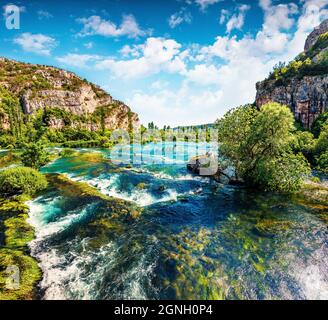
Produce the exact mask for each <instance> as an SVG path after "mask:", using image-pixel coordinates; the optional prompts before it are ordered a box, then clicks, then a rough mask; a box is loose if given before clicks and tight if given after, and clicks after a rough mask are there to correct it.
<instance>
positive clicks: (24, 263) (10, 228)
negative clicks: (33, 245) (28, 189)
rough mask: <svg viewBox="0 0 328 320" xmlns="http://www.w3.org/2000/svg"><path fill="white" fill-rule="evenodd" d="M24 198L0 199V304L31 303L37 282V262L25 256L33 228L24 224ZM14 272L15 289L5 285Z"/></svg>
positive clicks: (32, 236)
mask: <svg viewBox="0 0 328 320" xmlns="http://www.w3.org/2000/svg"><path fill="white" fill-rule="evenodd" d="M26 200H27V198H26V197H25V196H15V197H12V198H10V199H6V200H5V199H1V198H0V230H1V232H3V235H4V237H3V240H2V239H1V238H2V237H0V300H26V299H33V298H34V295H35V286H36V283H37V282H38V281H39V280H40V279H41V271H40V269H39V267H38V264H37V262H36V261H35V260H34V259H33V258H31V257H30V256H28V247H27V244H28V242H30V241H31V240H32V239H33V238H34V231H33V228H32V227H31V226H30V225H29V224H28V223H27V222H26V220H27V217H28V216H27V213H28V207H27V206H26V205H25V203H24V202H25V201H26ZM13 267H14V268H18V269H17V270H18V271H19V273H18V274H17V275H18V277H19V278H18V280H19V286H18V287H17V288H14V290H13V287H11V286H12V285H14V284H15V283H11V282H10V281H9V279H10V275H13V274H14V272H13V271H14V270H15V269H12V268H13Z"/></svg>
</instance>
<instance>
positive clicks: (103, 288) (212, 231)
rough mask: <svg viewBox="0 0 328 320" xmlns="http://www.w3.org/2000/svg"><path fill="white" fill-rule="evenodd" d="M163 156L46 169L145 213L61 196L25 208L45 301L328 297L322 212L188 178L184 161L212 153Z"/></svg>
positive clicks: (149, 150) (60, 163)
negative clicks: (131, 214) (32, 229)
mask: <svg viewBox="0 0 328 320" xmlns="http://www.w3.org/2000/svg"><path fill="white" fill-rule="evenodd" d="M166 147H167V148H168V149H170V148H173V149H172V150H173V151H174V150H175V152H172V153H171V154H170V153H165V154H164V153H163V152H162V149H163V147H162V146H161V145H147V146H146V147H145V148H144V149H143V150H137V149H138V148H134V150H131V148H130V147H126V148H124V150H122V152H120V153H114V154H110V153H109V152H108V151H101V150H94V151H93V154H98V153H100V154H103V155H104V156H105V157H106V158H107V160H106V159H102V158H101V157H97V156H94V157H93V156H90V155H89V153H90V150H86V151H83V152H82V153H80V154H79V155H78V156H75V157H71V158H65V159H59V160H57V161H55V162H54V163H52V164H50V165H48V166H47V167H45V168H44V169H43V171H44V172H46V173H63V174H65V175H67V176H69V177H70V179H73V180H75V181H82V182H86V183H88V184H89V185H92V186H94V187H96V188H97V189H98V190H99V191H101V193H103V194H105V195H108V196H111V197H115V198H120V199H123V200H129V201H131V202H132V203H133V204H134V205H135V206H138V207H142V212H141V214H140V216H137V217H135V218H131V217H130V218H127V216H126V215H125V214H122V215H117V214H115V213H114V212H113V210H112V209H111V208H112V207H111V206H109V205H108V202H107V201H106V200H104V199H99V198H97V199H95V198H94V197H79V196H74V195H67V194H65V193H63V192H61V191H60V190H59V189H58V188H57V189H56V188H55V189H52V190H51V191H49V192H48V193H47V194H45V195H43V196H42V197H40V198H38V199H36V200H35V201H33V202H31V203H30V208H31V214H30V223H31V224H33V225H34V226H35V228H36V233H37V234H36V236H37V238H36V240H35V241H33V242H32V243H31V244H30V246H31V250H32V254H33V255H34V256H35V257H36V258H38V260H39V261H40V265H41V267H42V270H43V272H44V278H43V280H42V282H41V284H40V285H41V289H42V297H43V298H44V299H58V298H59V299H60V298H62V299H327V298H328V235H327V220H325V219H323V216H324V217H325V216H326V214H327V212H326V210H327V207H325V206H319V205H315V204H311V203H305V202H304V199H298V198H296V197H293V199H292V198H290V197H287V196H282V195H274V194H268V193H261V192H251V191H249V190H246V189H242V188H236V187H231V186H227V185H221V184H218V183H216V182H213V181H211V180H209V179H207V178H200V177H194V176H192V175H190V174H189V173H188V172H187V171H186V163H185V162H186V161H187V160H188V158H189V157H191V156H192V155H194V154H196V153H197V152H198V153H199V154H204V153H205V152H207V151H209V150H210V151H212V152H213V151H215V149H214V148H213V147H211V146H208V145H198V146H197V145H195V144H178V145H177V146H176V147H174V145H173V144H167V145H166V146H165V148H166ZM187 147H188V149H187V150H188V154H187V152H186V148H187ZM140 155H142V157H141V156H140ZM133 157H134V160H135V159H136V158H137V159H139V161H137V163H136V164H132V165H131V163H130V164H128V162H129V159H131V158H133ZM122 158H124V159H125V164H118V160H122ZM110 160H112V161H110ZM113 163H115V164H116V165H113ZM128 210H130V209H128ZM123 211H124V209H122V212H123Z"/></svg>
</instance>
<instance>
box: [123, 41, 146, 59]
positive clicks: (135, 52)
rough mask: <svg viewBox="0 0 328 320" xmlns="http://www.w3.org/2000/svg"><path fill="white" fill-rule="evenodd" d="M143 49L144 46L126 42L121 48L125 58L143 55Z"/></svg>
mask: <svg viewBox="0 0 328 320" xmlns="http://www.w3.org/2000/svg"><path fill="white" fill-rule="evenodd" d="M141 49H142V46H137V45H133V46H130V45H128V44H126V45H125V46H123V48H122V49H121V50H120V53H121V54H122V56H123V57H124V58H127V57H139V56H140V55H141V52H140V50H141Z"/></svg>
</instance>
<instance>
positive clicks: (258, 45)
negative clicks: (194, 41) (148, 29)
mask: <svg viewBox="0 0 328 320" xmlns="http://www.w3.org/2000/svg"><path fill="white" fill-rule="evenodd" d="M302 4H303V6H302V7H301V8H298V7H297V6H296V5H293V4H277V5H273V4H272V2H271V1H264V0H261V1H260V5H261V8H262V9H263V13H264V21H263V25H262V28H261V30H259V32H258V33H257V34H255V35H254V36H251V35H244V37H242V38H237V37H236V36H230V35H227V36H218V37H217V38H216V41H215V42H214V43H213V44H212V45H210V46H204V47H200V46H198V47H196V46H195V49H196V50H189V51H188V54H187V57H188V59H189V61H193V62H194V63H196V64H194V65H192V66H191V67H188V66H187V67H186V68H185V70H184V71H182V72H181V71H180V75H183V77H184V80H183V82H182V84H181V87H180V88H177V89H171V90H168V89H165V88H164V89H163V88H160V89H159V91H157V92H153V93H140V92H136V93H134V94H133V95H132V97H130V100H129V103H130V104H131V105H132V106H134V107H135V108H136V110H137V111H138V112H139V113H140V114H141V117H142V120H143V121H144V122H145V123H146V122H147V121H150V120H152V119H159V118H158V116H157V115H158V114H161V117H160V119H159V120H158V123H159V124H160V125H164V124H170V125H177V124H185V125H190V124H196V123H198V124H199V123H207V122H211V121H214V120H215V119H213V118H216V117H219V116H222V115H223V114H224V113H225V112H226V111H227V110H228V109H230V108H232V107H234V106H237V105H240V104H245V103H249V102H253V101H254V99H255V92H256V88H255V83H256V82H257V81H260V80H263V79H264V78H265V77H266V76H267V75H268V73H269V72H270V71H271V70H272V68H273V66H274V65H275V64H276V63H277V62H279V61H289V60H291V59H293V58H294V57H295V56H296V55H297V54H298V53H300V52H301V51H302V50H303V46H304V42H305V39H306V36H307V35H308V33H309V32H310V31H311V30H312V29H313V28H314V27H315V26H317V25H318V24H319V23H320V22H321V21H322V20H323V19H325V18H327V17H328V12H327V2H326V1H320V0H310V1H303V2H302ZM297 12H299V13H300V15H299V17H298V18H297V19H296V13H297ZM221 13H222V12H221ZM223 14H227V13H226V12H223ZM222 19H226V18H222ZM293 28H295V29H293ZM194 51H195V52H194ZM191 52H192V53H193V54H194V56H193V57H190V54H191ZM200 57H201V58H200ZM216 58H220V59H219V61H220V62H216V61H217V60H215V59H216ZM186 60H187V58H185V59H184V60H183V61H184V63H185V62H186ZM197 61H198V62H197ZM222 61H223V62H222Z"/></svg>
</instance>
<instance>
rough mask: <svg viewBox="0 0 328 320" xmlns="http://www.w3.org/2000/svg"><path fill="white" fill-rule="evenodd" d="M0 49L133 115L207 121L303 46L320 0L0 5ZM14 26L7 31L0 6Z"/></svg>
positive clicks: (323, 13) (324, 4)
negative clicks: (99, 91)
mask: <svg viewBox="0 0 328 320" xmlns="http://www.w3.org/2000/svg"><path fill="white" fill-rule="evenodd" d="M0 3H1V10H2V11H3V15H2V16H3V19H2V23H1V22H0V35H1V37H0V55H1V56H5V57H8V58H12V59H16V60H20V61H25V62H31V63H39V64H47V65H54V66H57V67H60V68H64V69H68V70H71V71H74V72H76V73H77V74H78V75H80V76H81V77H83V78H87V79H88V80H90V81H93V82H95V83H96V84H98V85H100V86H101V87H103V88H104V89H105V90H107V91H108V92H109V93H110V94H111V95H112V96H113V97H114V98H116V99H119V100H122V101H124V102H126V103H127V104H128V105H130V106H131V107H132V109H133V110H134V111H136V112H137V113H138V114H139V116H140V118H141V121H142V122H143V123H144V124H147V123H148V122H150V121H154V122H155V123H157V124H158V125H160V126H163V125H171V126H176V125H192V124H200V123H209V122H213V121H215V120H216V119H217V118H218V117H220V116H222V115H223V114H224V113H225V112H226V111H227V110H229V109H230V108H232V107H235V106H238V105H240V104H245V103H248V102H253V101H254V99H255V83H256V82H257V81H259V80H262V79H264V78H265V77H266V76H267V75H268V73H269V71H270V70H271V69H272V67H273V66H274V65H275V64H276V63H277V62H279V61H289V60H291V59H293V58H294V57H295V56H296V55H297V54H298V53H300V52H301V51H302V50H303V46H304V42H305V39H306V36H307V35H308V33H309V32H310V31H311V30H312V29H313V28H314V27H315V26H317V25H318V24H319V23H320V22H321V21H323V20H324V19H326V18H328V0H300V1H278V0H276V1H274V0H254V1H249V0H248V1H247V0H244V1H243V0H241V1H237V0H236V1H232V0H231V1H228V0H156V1H150V0H149V1H147V0H99V1H83V0H75V1H64V2H61V1H54V0H48V1H46V0H43V1H37V0H29V1H12V2H8V1H2V0H0ZM11 4H14V5H16V6H19V7H20V9H21V10H20V11H21V14H20V18H21V19H20V28H19V29H18V30H8V29H7V28H6V23H5V19H6V13H5V10H6V7H7V6H8V5H11Z"/></svg>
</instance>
